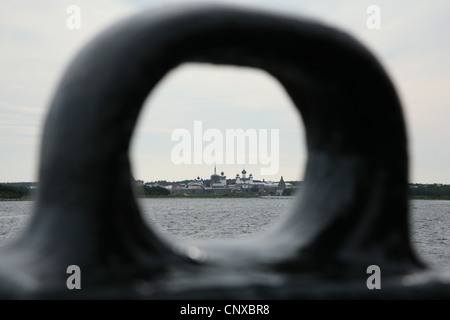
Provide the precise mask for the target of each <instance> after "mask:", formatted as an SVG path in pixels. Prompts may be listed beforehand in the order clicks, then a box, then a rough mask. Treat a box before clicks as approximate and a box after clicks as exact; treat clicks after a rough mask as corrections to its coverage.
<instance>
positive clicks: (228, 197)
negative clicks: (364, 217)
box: [0, 194, 450, 202]
mask: <svg viewBox="0 0 450 320" xmlns="http://www.w3.org/2000/svg"><path fill="white" fill-rule="evenodd" d="M148 198H170V199H190V198H191V199H201V198H207V199H208V198H212V199H213V198H221V199H249V198H254V199H258V198H259V199H293V198H295V195H294V196H259V195H218V194H211V195H188V196H176V195H167V196H164V195H145V196H142V195H141V196H137V197H136V199H148ZM35 200H36V198H33V197H24V198H14V199H1V198H0V202H2V201H35ZM408 200H444V201H449V200H450V196H441V197H439V196H437V197H427V196H411V197H409V198H408Z"/></svg>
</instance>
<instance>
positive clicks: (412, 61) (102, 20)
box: [0, 0, 450, 184]
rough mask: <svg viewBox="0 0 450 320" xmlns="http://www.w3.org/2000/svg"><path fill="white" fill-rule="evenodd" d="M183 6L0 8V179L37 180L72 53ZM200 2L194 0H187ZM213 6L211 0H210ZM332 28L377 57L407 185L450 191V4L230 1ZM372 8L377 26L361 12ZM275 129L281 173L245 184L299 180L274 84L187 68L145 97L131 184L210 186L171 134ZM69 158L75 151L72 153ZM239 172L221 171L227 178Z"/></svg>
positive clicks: (295, 123)
mask: <svg viewBox="0 0 450 320" xmlns="http://www.w3.org/2000/svg"><path fill="white" fill-rule="evenodd" d="M182 2H190V1H164V0H154V1H143V0H115V1H113V0H96V1H89V0H71V1H65V0H63V1H50V0H41V1H31V0H22V1H13V0H2V1H1V2H0V182H7V181H10V182H12V181H36V180H37V179H38V177H37V168H38V153H39V145H40V136H41V132H42V128H43V125H44V123H43V121H44V119H45V114H46V112H47V109H48V104H49V101H50V99H51V97H52V95H53V90H54V88H55V87H56V84H57V82H58V80H59V78H60V77H61V75H62V72H63V71H64V68H65V67H66V65H67V64H68V63H69V61H70V60H71V59H72V58H73V56H74V55H75V54H76V52H77V51H78V50H79V49H80V48H81V47H82V46H83V45H84V44H86V42H87V41H89V40H90V39H92V37H93V36H95V35H96V34H97V33H98V32H100V31H101V30H102V29H104V28H106V27H107V26H108V25H110V24H111V23H113V22H114V21H117V20H118V19H120V18H122V17H125V16H129V15H130V14H133V13H134V12H138V11H140V10H143V9H145V8H148V7H156V6H160V5H167V4H171V5H177V4H179V3H182ZM195 2H200V1H195ZM216 2H219V1H216ZM220 2H222V3H233V4H242V5H245V6H252V7H259V8H265V9H270V10H276V11H280V12H288V13H289V14H291V15H299V16H300V15H306V16H310V17H313V18H316V19H319V20H321V21H323V22H325V23H328V24H331V25H334V26H336V27H339V28H341V29H343V30H345V31H347V32H349V33H350V34H352V35H353V36H355V37H356V38H357V39H359V40H360V41H361V42H362V43H363V44H365V45H366V46H367V47H369V49H371V51H373V52H374V53H375V55H376V56H377V57H378V58H379V59H380V60H381V62H382V64H383V65H384V66H385V68H386V69H387V71H388V73H389V75H390V76H391V78H392V80H393V82H394V84H395V86H396V89H397V91H398V94H399V96H400V98H401V100H402V103H403V107H404V113H405V117H406V121H407V129H408V134H409V148H410V162H411V168H410V181H411V182H421V183H432V182H436V183H448V184H450V170H449V168H450V61H449V57H450V2H449V1H446V0H442V1H438V0H432V1H423V0H417V1H414V0H402V1H399V0H395V1H392V0H391V1H387V0H386V1H364V0H358V1H356V0H355V1H348V0H347V1H339V0H314V1H313V0H308V1H301V0H263V1H257V0H235V1H225V0H224V1H220ZM69 5H77V6H78V7H79V8H80V9H81V29H79V30H70V29H68V28H67V26H66V21H67V19H68V18H69V16H70V14H68V13H67V12H66V9H67V7H68V6H69ZM370 5H377V6H378V7H379V8H380V9H381V15H380V17H381V19H380V23H381V29H375V30H370V29H368V28H367V25H366V21H367V19H368V18H369V16H370V14H368V13H367V12H366V10H367V8H368V7H369V6H370ZM194 121H202V124H203V129H204V130H206V129H209V128H211V129H218V130H220V131H221V132H223V133H225V130H226V129H238V128H242V129H244V130H247V129H268V130H270V129H277V130H279V135H280V146H279V152H280V157H279V170H278V171H277V172H276V173H275V174H273V175H266V176H264V175H262V174H261V171H260V169H261V165H260V164H259V165H258V164H257V165H249V164H246V165H245V169H246V170H247V171H248V172H249V173H253V175H254V176H255V178H257V179H262V178H265V179H266V180H276V181H278V180H279V178H280V176H284V177H285V179H287V180H297V179H301V178H302V175H303V170H304V163H305V159H306V157H307V154H306V149H305V146H304V141H303V139H304V133H303V128H302V127H301V122H300V118H299V115H298V114H297V112H296V111H295V110H294V107H293V106H292V103H291V101H290V99H289V97H288V96H287V95H286V94H285V92H284V91H283V89H282V87H281V86H280V85H279V84H278V82H276V81H275V80H274V79H273V78H271V77H270V76H268V75H267V74H266V73H264V72H262V71H260V70H255V69H250V68H236V67H229V66H221V67H212V66H209V65H200V64H185V65H182V66H180V67H179V68H177V69H175V70H173V71H172V72H171V73H170V74H169V75H168V76H167V77H166V78H165V79H164V80H163V81H162V82H161V83H160V84H159V85H158V87H157V89H156V90H155V91H154V92H153V93H152V94H151V96H150V97H149V99H147V102H146V106H145V107H144V109H143V113H142V115H141V118H140V120H139V126H138V128H137V130H136V132H135V135H134V138H133V143H132V149H131V151H130V156H131V158H132V163H133V174H134V176H135V178H137V179H142V180H145V181H151V180H158V179H167V180H179V179H185V178H193V177H197V176H200V177H202V178H208V176H209V175H210V174H211V173H212V171H213V166H212V165H206V164H203V165H198V164H197V165H194V164H182V165H176V164H174V163H173V161H172V159H171V150H172V149H173V147H174V146H175V145H176V142H173V141H171V134H172V132H173V131H174V130H175V129H180V128H184V129H187V130H189V131H191V132H192V131H193V128H194ZM74 152H76V150H74ZM242 167H243V166H242V165H240V164H233V165H232V164H219V165H218V170H219V171H222V170H223V171H224V172H225V174H226V175H227V176H228V177H229V178H230V177H234V176H235V174H236V173H237V172H238V171H241V170H242Z"/></svg>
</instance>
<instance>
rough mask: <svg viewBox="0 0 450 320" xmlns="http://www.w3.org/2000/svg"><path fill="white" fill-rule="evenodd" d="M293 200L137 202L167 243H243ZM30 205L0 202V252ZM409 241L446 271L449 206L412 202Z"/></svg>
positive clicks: (448, 203)
mask: <svg viewBox="0 0 450 320" xmlns="http://www.w3.org/2000/svg"><path fill="white" fill-rule="evenodd" d="M292 203H293V201H292V199H286V198H284V199H260V198H249V199H222V198H215V199H214V198H213V199H207V198H205V199H202V198H195V199H193V198H190V199H185V198H180V199H173V198H171V199H162V198H153V199H140V200H139V204H140V206H141V209H142V212H143V215H144V217H145V219H146V220H147V221H148V222H149V223H150V224H152V225H154V226H156V228H157V229H158V230H159V231H160V232H162V233H163V234H166V235H168V236H170V237H173V238H175V239H178V240H182V239H215V238H234V239H239V238H248V237H253V236H256V235H258V234H261V233H262V232H264V231H265V230H267V229H268V228H269V227H270V225H272V224H274V223H276V221H277V219H279V217H280V216H281V215H282V214H286V213H287V212H288V211H289V209H290V207H291V205H292ZM33 204H34V202H32V201H0V247H1V246H5V245H6V244H7V243H8V242H10V241H11V240H12V239H14V238H15V237H17V236H18V235H19V234H20V233H21V231H22V230H23V229H24V227H25V226H26V224H27V221H29V219H30V217H31V211H32V206H33ZM410 205H411V227H412V241H413V244H414V246H415V247H416V250H417V251H418V252H419V254H420V255H421V256H422V257H423V258H424V259H425V260H426V261H428V262H429V263H430V264H432V265H434V266H436V267H443V268H449V267H450V201H445V200H412V201H411V202H410Z"/></svg>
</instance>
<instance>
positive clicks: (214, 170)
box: [214, 165, 216, 174]
mask: <svg viewBox="0 0 450 320" xmlns="http://www.w3.org/2000/svg"><path fill="white" fill-rule="evenodd" d="M214 174H216V165H214Z"/></svg>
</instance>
